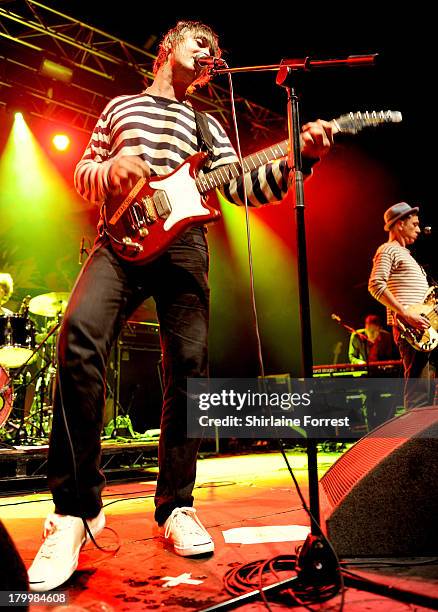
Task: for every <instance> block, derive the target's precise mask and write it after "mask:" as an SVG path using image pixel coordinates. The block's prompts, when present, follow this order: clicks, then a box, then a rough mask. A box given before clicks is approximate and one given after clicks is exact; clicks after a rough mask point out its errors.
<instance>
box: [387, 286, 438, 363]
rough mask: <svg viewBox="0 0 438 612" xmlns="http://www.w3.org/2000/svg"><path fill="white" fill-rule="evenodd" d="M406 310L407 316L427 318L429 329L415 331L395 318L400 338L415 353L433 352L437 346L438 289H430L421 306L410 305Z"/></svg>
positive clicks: (399, 318)
mask: <svg viewBox="0 0 438 612" xmlns="http://www.w3.org/2000/svg"><path fill="white" fill-rule="evenodd" d="M407 310H408V313H409V314H417V315H423V316H425V317H426V318H428V319H429V321H430V327H429V328H428V329H415V328H413V327H411V326H409V325H407V324H406V323H405V322H404V321H403V319H402V318H401V317H397V324H398V326H399V328H400V329H401V331H402V336H403V337H404V338H405V340H407V341H408V342H409V344H410V345H411V346H412V347H413V348H414V349H415V350H417V351H422V352H424V353H429V352H430V351H433V350H434V349H435V348H436V347H437V346H438V288H437V287H431V288H430V289H429V291H428V292H427V294H426V297H425V300H424V302H423V304H412V305H411V306H409V307H408V309H407Z"/></svg>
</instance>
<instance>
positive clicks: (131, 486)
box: [0, 453, 438, 612]
mask: <svg viewBox="0 0 438 612" xmlns="http://www.w3.org/2000/svg"><path fill="white" fill-rule="evenodd" d="M288 454H289V456H290V460H291V464H292V466H293V468H294V470H295V472H296V476H297V478H298V481H299V483H300V485H301V486H302V488H303V492H305V494H306V495H307V486H306V483H307V462H306V455H305V454H304V453H288ZM336 458H337V455H335V454H326V453H324V454H323V453H321V454H320V455H319V468H320V476H321V475H322V474H323V473H324V471H325V470H326V469H327V468H328V467H329V466H330V465H331V463H332V462H333V461H334V460H335V459H336ZM148 478H150V473H149V476H148ZM154 489H155V482H154V481H153V480H152V481H151V480H147V481H146V480H145V481H131V482H128V483H123V484H111V485H110V486H108V488H107V489H106V490H105V498H104V505H105V506H106V509H105V513H106V517H107V527H108V529H105V530H104V531H103V532H102V534H101V535H100V536H99V538H98V542H99V544H100V545H101V546H103V547H107V548H109V549H114V548H115V547H117V545H118V544H119V543H120V549H119V550H118V552H117V553H115V554H114V553H113V552H102V551H100V550H98V549H96V548H95V547H94V546H93V545H90V544H88V545H87V546H86V547H85V548H84V549H83V551H82V553H81V556H80V563H79V568H78V571H76V572H75V574H74V575H73V576H72V578H71V579H70V580H69V581H68V582H67V583H66V584H65V585H63V587H62V588H61V589H60V590H63V591H66V592H67V593H68V595H69V599H70V604H69V606H64V607H58V608H54V607H51V608H49V607H45V606H41V605H38V606H37V605H32V606H31V608H30V609H31V610H46V609H47V610H52V611H53V610H55V609H56V610H57V612H60V611H61V610H68V609H71V611H72V612H73V610H74V612H81V611H83V610H88V611H90V612H91V611H92V612H111V611H112V610H121V611H134V612H135V611H140V610H158V609H160V608H161V609H163V608H164V609H166V610H171V611H173V610H202V609H204V608H208V607H209V606H212V605H214V604H215V603H218V602H220V601H223V600H225V599H228V598H229V595H228V594H227V593H226V591H225V590H224V588H223V584H222V577H223V575H224V573H225V572H226V571H227V570H228V569H229V568H230V567H232V566H233V565H235V564H236V563H247V562H249V561H254V560H257V559H267V558H270V557H274V556H276V555H279V554H293V553H294V552H295V546H296V545H297V543H299V542H295V541H280V542H264V543H246V544H241V543H240V544H237V543H226V541H225V539H224V532H225V531H226V530H230V529H235V528H238V527H263V526H277V525H278V526H285V525H296V526H302V528H305V527H306V526H308V520H307V516H306V513H305V511H304V510H303V509H302V508H301V507H300V502H299V499H298V496H297V493H296V491H295V490H294V487H293V484H292V482H291V479H290V476H289V474H288V472H287V469H286V466H285V464H284V461H283V459H282V458H281V456H280V455H278V454H274V453H265V454H252V455H238V456H226V457H215V458H208V459H204V460H200V461H199V464H198V480H197V489H196V491H195V496H196V508H197V510H198V512H199V515H200V517H201V519H202V521H203V523H204V525H205V526H206V527H208V529H209V531H210V533H211V535H212V536H213V538H214V541H215V546H216V550H215V554H214V555H213V556H210V557H206V558H198V559H193V558H189V559H187V558H182V557H178V556H177V555H175V554H174V553H173V552H172V551H171V550H169V549H167V548H165V547H164V546H163V543H162V541H161V538H160V536H159V534H158V533H157V529H156V527H155V523H154V521H153V494H154ZM0 504H1V506H0V516H1V518H2V520H3V523H4V525H5V526H6V528H7V529H8V531H9V533H10V535H11V536H12V538H13V540H14V542H15V544H16V546H17V548H18V550H19V552H20V554H21V556H22V558H23V560H24V561H25V564H26V566H29V565H30V563H31V561H32V558H33V556H34V554H35V552H36V551H37V549H38V547H39V543H40V534H41V531H42V523H43V520H44V518H45V516H46V514H47V513H48V512H51V511H52V503H51V500H50V497H49V495H48V494H33V495H21V496H9V497H8V498H5V497H3V498H0ZM298 531H300V532H301V534H299V537H301V538H304V537H305V535H304V532H303V529H300V530H298ZM258 535H259V536H260V532H259V533H258ZM355 571H357V569H355ZM367 571H368V573H367V576H368V577H372V578H373V579H377V580H380V581H383V582H385V583H387V584H392V585H394V586H398V587H399V588H403V589H407V590H413V591H416V592H420V593H423V594H427V595H430V596H436V595H437V594H438V564H436V563H435V564H434V563H431V564H428V565H427V566H415V567H414V566H412V567H399V568H389V567H386V568H384V569H381V570H377V569H375V570H373V573H372V574H370V573H369V570H367ZM362 573H363V570H362ZM184 575H185V576H184ZM171 578H176V580H174V583H175V585H174V586H171V584H172V583H171V584H170V585H168V586H166V584H168V583H169V582H171ZM186 579H189V580H195V581H198V582H199V584H188V583H187V582H185V580H186ZM339 606H340V596H339V595H338V596H336V597H335V598H333V599H331V600H330V601H328V602H326V603H324V604H322V605H321V606H313V608H314V609H323V610H339ZM271 607H272V609H285V608H286V607H288V606H286V605H285V604H281V605H279V604H276V603H272V604H271ZM241 609H242V608H241ZM245 609H247V610H250V609H251V610H262V609H264V606H263V605H262V604H261V603H259V602H258V603H253V604H247V605H246V606H245ZM296 609H299V610H301V609H303V610H304V608H301V607H299V608H296ZM344 609H345V610H348V611H350V610H354V611H355V612H356V611H357V612H358V611H365V610H367V611H369V610H381V611H388V610H391V611H396V612H398V611H399V610H400V611H405V610H408V609H411V610H414V609H415V610H426V609H427V608H421V607H419V606H416V605H415V606H412V605H408V604H406V603H401V602H397V601H394V600H390V599H388V598H384V597H382V596H380V595H375V594H371V593H367V592H363V591H358V590H356V589H352V588H348V589H346V591H345V605H344Z"/></svg>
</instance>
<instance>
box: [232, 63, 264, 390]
mask: <svg viewBox="0 0 438 612" xmlns="http://www.w3.org/2000/svg"><path fill="white" fill-rule="evenodd" d="M224 66H225V67H226V68H228V65H227V64H226V63H225V64H224ZM228 84H229V88H230V100H231V115H232V118H233V127H234V134H235V137H236V151H237V157H238V158H239V164H240V168H241V175H240V176H241V178H242V189H243V204H244V207H245V225H246V242H247V249H248V266H249V285H250V296H251V308H252V315H253V321H254V329H255V334H256V341H257V357H258V362H259V371H260V376H262V378H264V376H265V365H264V361H263V350H262V341H261V337H260V327H259V320H258V314H257V303H256V297H255V289H254V265H253V256H252V244H251V227H250V223H249V206H248V193H247V190H246V182H245V168H244V166H243V157H242V150H241V148H240V137H239V128H238V125H237V113H236V106H235V103H234V88H233V77H232V75H231V73H228Z"/></svg>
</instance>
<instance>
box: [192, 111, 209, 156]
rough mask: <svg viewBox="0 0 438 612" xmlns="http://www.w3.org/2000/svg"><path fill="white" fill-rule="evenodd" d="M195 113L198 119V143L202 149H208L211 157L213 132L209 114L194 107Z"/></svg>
mask: <svg viewBox="0 0 438 612" xmlns="http://www.w3.org/2000/svg"><path fill="white" fill-rule="evenodd" d="M193 111H194V113H195V121H196V135H197V137H198V144H199V149H200V151H206V152H207V153H208V157H209V159H211V158H212V157H213V150H214V147H213V134H212V133H211V131H210V126H209V125H208V119H207V115H206V114H205V113H201V112H199V111H197V110H195V109H193Z"/></svg>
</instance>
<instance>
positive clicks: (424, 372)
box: [393, 326, 438, 409]
mask: <svg viewBox="0 0 438 612" xmlns="http://www.w3.org/2000/svg"><path fill="white" fill-rule="evenodd" d="M393 334H394V340H395V343H396V344H397V346H398V350H399V351H400V356H401V358H402V361H403V368H404V376H405V388H404V404H405V408H406V409H410V408H420V407H423V406H431V405H433V404H437V403H438V398H437V388H436V374H437V369H438V349H435V350H433V351H431V352H430V353H423V352H421V351H417V350H415V349H414V348H413V347H412V346H411V345H410V344H409V342H406V340H405V339H404V338H402V337H401V335H400V332H399V330H398V329H397V328H396V327H395V326H394V327H393Z"/></svg>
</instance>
